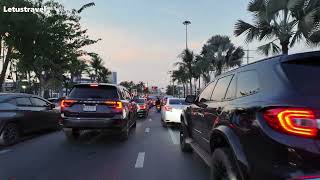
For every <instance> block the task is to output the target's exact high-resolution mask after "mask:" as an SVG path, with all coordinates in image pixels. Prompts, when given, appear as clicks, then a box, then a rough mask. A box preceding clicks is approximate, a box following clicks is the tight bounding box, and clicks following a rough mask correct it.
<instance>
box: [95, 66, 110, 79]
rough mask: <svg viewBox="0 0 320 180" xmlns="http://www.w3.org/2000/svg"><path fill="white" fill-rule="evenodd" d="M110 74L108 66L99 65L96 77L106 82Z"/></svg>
mask: <svg viewBox="0 0 320 180" xmlns="http://www.w3.org/2000/svg"><path fill="white" fill-rule="evenodd" d="M110 74H111V71H109V69H108V68H106V67H101V68H100V69H99V72H98V77H97V79H98V82H104V83H108V82H109V76H110Z"/></svg>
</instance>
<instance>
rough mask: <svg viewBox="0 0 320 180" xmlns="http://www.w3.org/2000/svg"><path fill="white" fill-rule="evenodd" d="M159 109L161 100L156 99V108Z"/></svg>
mask: <svg viewBox="0 0 320 180" xmlns="http://www.w3.org/2000/svg"><path fill="white" fill-rule="evenodd" d="M158 107H160V108H159V109H161V100H160V98H159V97H157V100H156V108H158Z"/></svg>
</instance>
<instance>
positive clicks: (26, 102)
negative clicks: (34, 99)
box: [16, 98, 32, 106]
mask: <svg viewBox="0 0 320 180" xmlns="http://www.w3.org/2000/svg"><path fill="white" fill-rule="evenodd" d="M16 102H17V105H18V106H31V105H32V104H31V101H30V99H29V98H17V99H16Z"/></svg>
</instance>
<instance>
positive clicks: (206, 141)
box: [201, 137, 210, 143]
mask: <svg viewBox="0 0 320 180" xmlns="http://www.w3.org/2000/svg"><path fill="white" fill-rule="evenodd" d="M201 138H202V139H203V140H205V141H206V142H207V143H210V141H209V140H208V139H206V138H204V137H201Z"/></svg>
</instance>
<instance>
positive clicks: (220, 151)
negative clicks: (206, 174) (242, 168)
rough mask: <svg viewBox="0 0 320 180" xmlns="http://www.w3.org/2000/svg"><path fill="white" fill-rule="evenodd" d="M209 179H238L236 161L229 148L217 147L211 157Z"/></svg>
mask: <svg viewBox="0 0 320 180" xmlns="http://www.w3.org/2000/svg"><path fill="white" fill-rule="evenodd" d="M210 179H211V180H220V179H230V180H231V179H232V180H240V179H241V177H240V173H239V171H238V168H237V165H236V161H235V159H234V158H233V155H232V151H231V149H229V148H217V149H216V150H215V151H214V152H213V154H212V158H211V167H210Z"/></svg>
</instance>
